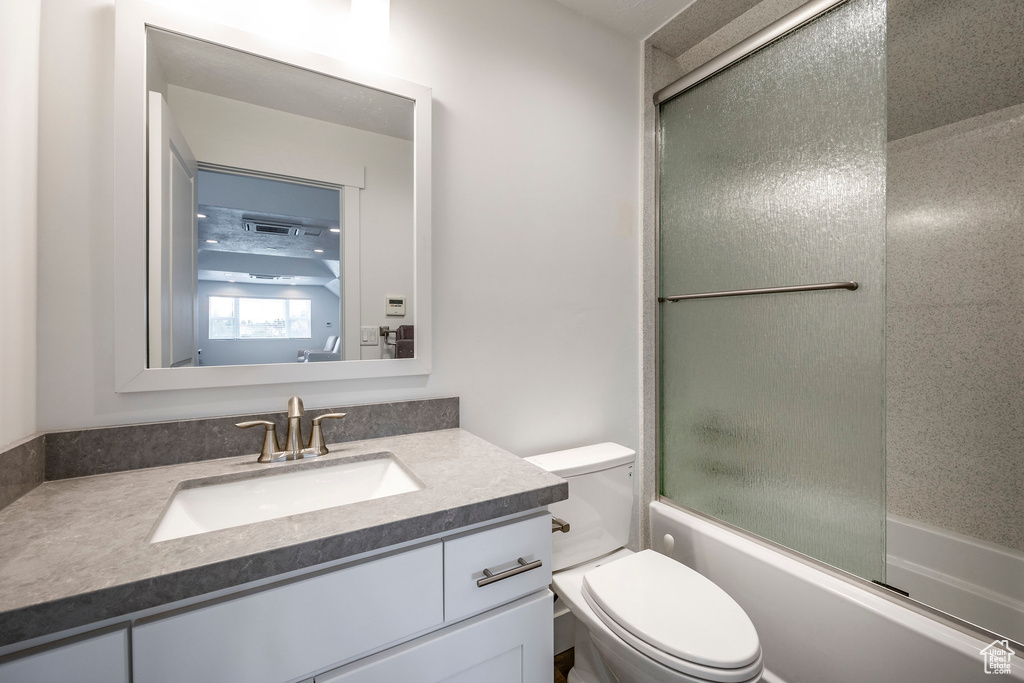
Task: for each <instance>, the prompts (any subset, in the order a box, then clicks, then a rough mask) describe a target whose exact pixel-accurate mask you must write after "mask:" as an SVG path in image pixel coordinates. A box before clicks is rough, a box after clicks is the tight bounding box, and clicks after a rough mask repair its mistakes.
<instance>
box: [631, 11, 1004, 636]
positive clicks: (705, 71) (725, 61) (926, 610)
mask: <svg viewBox="0 0 1024 683" xmlns="http://www.w3.org/2000/svg"><path fill="white" fill-rule="evenodd" d="M847 2H849V0H810V1H809V2H807V3H805V4H803V5H801V6H799V7H797V8H796V9H795V10H793V11H792V12H790V13H788V14H786V15H784V16H783V17H781V18H780V19H778V20H776V21H775V22H773V23H771V24H769V25H768V26H766V27H765V28H763V29H761V30H760V31H758V32H756V33H754V34H752V35H751V36H749V37H748V38H746V39H744V40H742V41H740V42H739V43H737V44H736V45H734V46H733V47H731V48H729V49H727V50H725V51H724V52H722V53H720V54H719V55H717V56H715V57H713V58H712V59H710V60H708V61H707V62H705V63H704V64H702V65H700V66H698V67H697V68H695V69H692V70H691V71H689V72H687V73H686V74H684V75H683V76H682V77H681V78H678V79H676V80H675V81H673V82H672V83H670V84H669V85H667V86H665V87H663V88H661V89H659V90H658V91H656V92H655V93H654V95H653V105H654V119H653V127H654V130H653V142H654V149H653V157H652V158H653V171H654V173H653V199H654V202H653V222H654V225H653V228H654V229H653V234H651V233H650V232H649V231H645V234H647V235H651V237H652V239H653V252H652V256H653V259H652V266H653V271H654V272H653V285H654V287H653V289H654V298H655V301H654V302H653V303H654V317H653V323H654V324H653V330H648V331H650V332H651V333H653V336H654V338H655V342H654V344H653V345H652V346H653V351H652V353H653V377H654V380H655V384H656V387H655V390H654V418H653V420H652V421H651V422H650V425H651V432H652V436H653V447H654V454H655V457H654V467H655V476H656V482H655V490H654V497H653V500H657V501H658V502H660V503H663V504H665V505H667V506H669V507H672V508H675V509H677V510H680V511H682V512H685V513H688V514H691V515H694V516H696V517H698V518H700V519H703V520H705V521H707V522H709V523H711V524H714V525H716V526H718V527H720V528H723V529H725V530H727V531H730V532H732V533H736V534H739V535H740V536H742V537H743V538H746V539H749V540H751V541H753V542H755V543H757V544H759V545H761V546H763V547H765V548H768V549H769V550H773V551H775V552H779V553H782V554H783V555H785V556H787V557H790V558H792V559H794V560H796V561H798V562H802V563H803V564H806V565H809V566H811V567H813V568H815V569H818V570H820V571H823V572H825V573H827V574H829V575H831V576H833V577H836V578H838V579H840V580H843V581H846V582H848V583H851V584H854V585H856V586H859V587H861V588H864V589H866V590H869V591H871V592H873V593H874V594H876V595H879V596H881V597H883V598H885V599H886V600H889V601H890V602H894V603H896V604H898V605H901V606H902V607H905V608H907V609H910V610H913V611H914V612H917V613H919V614H922V615H924V616H926V617H929V618H931V619H935V620H936V621H939V622H942V623H944V624H946V625H948V626H951V627H953V628H955V629H957V630H960V631H962V632H964V633H967V634H968V635H971V636H973V637H976V638H979V639H981V640H985V641H992V640H997V639H998V640H1002V639H1006V640H1009V642H1010V643H1012V644H1013V645H1014V646H1016V647H1018V648H1024V644H1022V643H1019V642H1016V641H1014V640H1013V639H1012V638H1007V636H1004V635H1002V634H998V633H996V632H994V631H990V630H988V629H986V628H985V627H983V626H979V625H978V624H975V623H973V622H970V621H967V620H965V619H962V618H960V617H958V616H957V615H955V614H951V613H949V612H944V611H942V610H940V609H938V608H936V607H932V606H931V605H929V604H927V603H924V602H921V601H919V600H916V599H914V598H912V597H910V596H909V595H904V594H903V593H902V592H900V591H899V590H898V589H894V588H893V587H891V586H888V585H886V584H883V583H876V582H874V581H870V580H868V579H865V578H863V577H861V576H858V575H857V574H854V573H852V572H848V571H846V570H844V569H840V568H839V567H836V566H835V565H832V564H829V563H827V562H823V561H822V560H819V559H817V558H815V557H813V556H811V555H807V554H805V553H802V552H800V551H798V550H794V549H793V548H790V547H789V546H786V545H783V544H781V543H778V542H776V541H773V540H771V539H769V538H766V537H764V536H760V535H758V534H755V533H753V532H751V531H748V530H747V529H744V528H743V527H740V526H736V525H735V524H732V523H730V522H726V521H724V520H722V519H719V518H717V517H713V516H711V515H708V514H706V513H704V512H701V511H699V510H697V509H695V508H691V507H689V506H687V505H683V504H681V503H678V502H676V501H674V500H672V499H670V498H667V497H665V496H663V495H662V493H661V488H662V475H661V473H662V461H663V453H662V450H661V397H662V391H661V306H662V305H668V304H670V303H672V302H670V301H664V302H662V301H659V300H658V298H659V297H660V296H661V201H660V199H661V105H662V104H664V103H665V102H668V101H669V100H671V99H673V98H675V97H678V96H680V95H682V94H683V93H684V92H686V91H687V90H689V89H691V88H693V87H695V86H697V85H699V84H700V83H703V82H704V81H707V80H709V79H711V78H714V77H715V76H716V75H717V74H719V73H721V72H722V71H724V70H726V69H728V68H729V67H731V66H733V65H734V64H736V63H738V62H740V61H742V60H744V59H746V58H747V57H749V56H751V55H753V54H754V53H755V52H757V51H759V50H761V49H763V48H765V47H768V46H769V45H771V44H772V43H774V42H775V41H777V40H779V39H781V38H783V37H785V36H787V35H789V34H790V33H792V32H794V31H796V30H798V29H800V28H801V27H803V26H805V25H806V24H808V23H810V22H812V21H814V20H815V19H817V18H819V17H821V16H822V15H824V14H826V13H827V12H829V11H831V10H833V9H835V8H837V7H839V6H841V5H843V4H845V3H847ZM886 41H888V36H886ZM642 505H643V504H642ZM643 506H644V507H646V505H643ZM639 517H640V522H641V524H643V525H645V526H646V527H648V528H647V529H646V530H642V531H641V537H642V538H644V539H645V545H646V546H647V547H650V545H651V543H650V538H649V537H648V536H647V535H646V534H647V533H649V526H650V519H649V516H648V513H647V512H646V510H643V511H641V514H640V515H639Z"/></svg>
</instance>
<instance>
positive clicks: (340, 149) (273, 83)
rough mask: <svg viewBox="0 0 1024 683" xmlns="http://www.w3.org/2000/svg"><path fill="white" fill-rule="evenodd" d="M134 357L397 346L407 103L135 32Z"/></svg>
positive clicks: (272, 358)
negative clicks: (142, 272) (142, 191)
mask: <svg viewBox="0 0 1024 683" xmlns="http://www.w3.org/2000/svg"><path fill="white" fill-rule="evenodd" d="M147 53H148V62H147V89H148V91H149V92H148V108H149V122H148V123H149V178H148V194H149V197H148V199H149V235H148V241H149V263H148V279H149V292H148V294H149V297H148V301H149V321H148V325H149V367H154V368H170V367H184V366H195V365H208V366H214V365H259V364H267V363H296V362H301V363H316V362H330V361H341V360H368V359H386V358H412V357H414V355H415V334H414V327H413V325H412V321H413V312H414V311H413V307H414V301H413V298H412V296H411V293H412V287H413V271H414V268H413V265H414V264H413V251H414V243H413V133H412V131H413V107H414V103H413V102H412V101H411V100H408V99H405V98H402V97H399V96H397V95H393V94H389V93H384V92H381V91H379V90H374V89H371V88H368V87H364V86H361V85H358V84H354V83H350V82H346V81H342V80H339V79H336V78H332V77H329V76H325V75H322V74H317V73H313V72H311V71H307V70H304V69H300V68H297V67H293V66H289V65H286V64H282V63H280V62H276V61H272V60H269V59H263V58H261V57H256V56H253V55H250V54H247V53H243V52H240V51H236V50H232V49H228V48H224V47H221V46H218V45H213V44H211V43H206V42H204V41H200V40H196V39H193V38H188V37H184V36H181V35H178V34H173V33H169V32H165V31H161V30H158V29H153V28H149V29H147Z"/></svg>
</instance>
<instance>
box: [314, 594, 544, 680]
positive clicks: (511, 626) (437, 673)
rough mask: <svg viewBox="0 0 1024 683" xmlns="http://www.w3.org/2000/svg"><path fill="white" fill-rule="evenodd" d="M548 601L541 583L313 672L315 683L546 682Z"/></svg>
mask: <svg viewBox="0 0 1024 683" xmlns="http://www.w3.org/2000/svg"><path fill="white" fill-rule="evenodd" d="M551 601H552V594H551V592H550V591H548V590H546V589H545V590H543V591H541V592H539V593H536V594H534V595H530V596H529V597H526V598H522V599H521V600H518V601H516V602H514V603H512V604H510V605H506V606H504V607H500V608H498V609H495V610H492V611H490V612H486V613H484V614H481V615H479V616H477V617H474V618H472V619H467V620H465V621H463V622H461V623H458V624H455V625H454V626H450V627H448V628H445V629H443V630H441V631H438V632H437V633H433V634H430V635H428V636H424V637H422V638H418V639H417V640H414V641H413V642H411V643H407V644H405V645H401V646H399V647H396V648H392V649H390V650H386V651H384V652H381V653H380V654H377V655H374V656H372V657H367V658H366V659H362V660H359V661H357V662H353V663H352V664H349V665H348V666H345V667H342V668H341V669H337V670H335V671H331V672H329V673H326V674H323V675H320V676H317V678H316V683H390V682H392V681H396V682H397V681H401V682H402V683H541V682H542V681H544V682H545V683H546V682H547V681H550V680H551V671H552V665H551V661H552V657H553V653H552V644H551V628H552V626H551Z"/></svg>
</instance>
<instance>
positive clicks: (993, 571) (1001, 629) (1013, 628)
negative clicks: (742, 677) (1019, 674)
mask: <svg viewBox="0 0 1024 683" xmlns="http://www.w3.org/2000/svg"><path fill="white" fill-rule="evenodd" d="M887 521H888V523H887V525H886V539H885V545H886V553H887V556H888V557H887V569H886V579H885V582H886V583H888V584H889V585H891V586H895V587H897V588H899V589H901V590H905V591H907V592H908V593H910V597H912V598H915V599H917V600H920V601H921V602H924V603H927V604H929V605H931V606H932V607H935V608H937V609H941V610H943V611H945V612H949V613H950V614H955V615H957V616H958V617H960V618H961V619H965V620H967V621H970V622H972V623H975V624H978V625H980V626H984V627H985V628H987V629H989V630H991V631H995V632H996V633H1000V634H1002V635H1005V636H1007V637H1009V638H1013V639H1014V640H1016V641H1017V642H1021V641H1024V553H1022V552H1019V551H1014V550H1010V549H1008V548H1003V547H1001V546H998V545H995V544H992V543H986V542H984V541H979V540H978V539H976V538H971V537H970V536H964V535H962V534H957V533H955V532H952V531H947V530H945V529H942V528H940V527H937V526H933V525H931V524H925V523H923V522H918V521H915V520H912V519H908V518H906V517H900V516H899V515H889V516H888V520H887ZM1020 657H1021V658H1022V659H1024V652H1022V653H1020Z"/></svg>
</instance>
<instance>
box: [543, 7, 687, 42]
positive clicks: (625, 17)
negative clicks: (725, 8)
mask: <svg viewBox="0 0 1024 683" xmlns="http://www.w3.org/2000/svg"><path fill="white" fill-rule="evenodd" d="M556 1H557V2H558V3H560V4H562V5H565V6H566V7H568V8H569V9H572V10H575V11H577V12H579V13H580V14H582V15H584V16H586V17H590V18H591V19H595V20H597V21H599V22H601V23H602V24H604V25H606V26H609V27H611V28H613V29H615V30H616V31H618V32H619V33H624V34H626V35H627V36H632V37H634V38H640V39H643V38H646V37H647V36H649V35H651V34H652V33H654V32H655V31H656V30H658V28H659V27H661V25H662V24H664V23H665V22H666V21H668V20H669V19H671V18H672V17H674V16H675V15H677V14H679V12H680V11H681V10H683V9H684V8H685V7H688V6H689V5H690V4H692V3H693V2H694V0H556Z"/></svg>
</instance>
